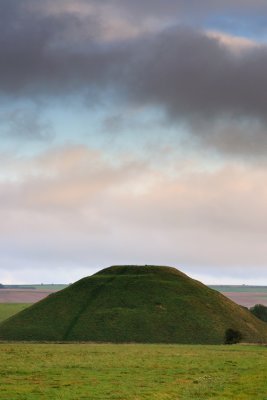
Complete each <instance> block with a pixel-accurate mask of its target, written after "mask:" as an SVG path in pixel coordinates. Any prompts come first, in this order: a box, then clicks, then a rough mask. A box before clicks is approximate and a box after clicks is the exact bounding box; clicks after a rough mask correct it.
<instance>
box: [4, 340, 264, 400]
mask: <svg viewBox="0 0 267 400" xmlns="http://www.w3.org/2000/svg"><path fill="white" fill-rule="evenodd" d="M266 351H267V349H266V348H264V347H258V346H241V345H239V346H236V345H234V346H188V345H186V346H185V345H182V346H181V345H140V344H138V345H114V344H113V345H95V344H63V345H62V344H58V345H56V344H16V343H15V344H0V359H1V360H2V362H1V363H0V387H1V390H0V400H36V399H42V400H50V399H53V400H59V399H64V400H74V399H79V400H82V399H84V400H88V399H89V400H126V399H127V400H178V399H181V400H215V399H216V400H233V399H234V400H265V399H266V398H267V397H266V396H267V380H266V370H267V354H266Z"/></svg>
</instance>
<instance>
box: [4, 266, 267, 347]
mask: <svg viewBox="0 0 267 400" xmlns="http://www.w3.org/2000/svg"><path fill="white" fill-rule="evenodd" d="M228 328H232V329H235V330H238V331H240V332H241V333H242V337H243V340H244V341H247V342H267V325H266V324H265V323H263V322H261V321H260V320H258V319H257V318H256V317H254V316H253V315H251V313H250V312H249V311H248V310H246V309H244V308H243V307H240V306H238V305H237V304H235V303H234V302H232V301H231V300H229V299H228V298H226V297H225V296H223V295H222V294H220V293H218V292H216V291H214V290H212V289H210V288H208V287H207V286H205V285H203V284H202V283H200V282H198V281H195V280H193V279H191V278H189V277H188V276H186V275H185V274H183V273H182V272H180V271H178V270H176V269H175V268H170V267H159V266H114V267H110V268H106V269H104V270H102V271H100V272H98V273H97V274H95V275H93V276H90V277H87V278H83V279H81V280H80V281H78V282H76V283H74V284H73V285H71V286H69V287H68V288H66V289H64V290H62V291H60V292H57V293H53V294H51V295H49V296H48V297H47V298H45V299H44V300H42V301H40V302H38V303H36V304H34V305H33V306H31V307H29V308H27V309H26V310H24V311H22V312H21V313H19V314H17V315H16V316H14V317H11V318H10V319H9V320H7V321H4V322H3V323H2V324H1V325H0V338H1V339H8V340H48V341H62V340H66V341H97V342H143V343H223V341H224V334H225V330H226V329H228Z"/></svg>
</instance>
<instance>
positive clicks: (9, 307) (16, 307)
mask: <svg viewBox="0 0 267 400" xmlns="http://www.w3.org/2000/svg"><path fill="white" fill-rule="evenodd" d="M29 305H30V304H21V303H20V304H16V303H2V304H1V303H0V322H2V321H4V320H5V319H7V318H9V317H11V316H12V315H14V314H16V313H18V312H19V311H22V310H24V309H25V308H26V307H29Z"/></svg>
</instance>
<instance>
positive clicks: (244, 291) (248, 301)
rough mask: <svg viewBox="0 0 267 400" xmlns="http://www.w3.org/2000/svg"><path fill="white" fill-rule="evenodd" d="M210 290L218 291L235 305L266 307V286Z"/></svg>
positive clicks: (224, 286) (225, 286) (222, 286)
mask: <svg viewBox="0 0 267 400" xmlns="http://www.w3.org/2000/svg"><path fill="white" fill-rule="evenodd" d="M210 287H211V288H212V289H215V290H218V291H219V292H221V293H222V294H224V295H225V296H227V297H229V299H231V300H233V301H234V302H235V303H237V304H240V305H242V306H245V307H252V306H254V305H255V304H263V305H265V306H267V286H247V285H241V286H230V285H229V286H227V285H219V286H215V285H213V286H210Z"/></svg>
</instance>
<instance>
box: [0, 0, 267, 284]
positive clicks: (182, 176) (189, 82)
mask: <svg viewBox="0 0 267 400" xmlns="http://www.w3.org/2000/svg"><path fill="white" fill-rule="evenodd" d="M0 51H1V61H0V101H1V103H0V104H1V107H0V165H1V168H0V218H1V224H0V282H2V283H38V282H43V283H59V282H60V283H70V282H74V281H76V280H78V279H80V278H82V277H84V276H88V275H91V274H93V273H95V272H96V271H98V270H100V269H102V268H105V267H108V266H110V265H117V264H156V265H170V266H175V267H176V268H178V269H180V270H182V271H183V272H185V273H186V274H188V275H190V276H191V277H193V278H196V279H199V280H201V281H202V282H204V283H207V284H220V283H224V284H226V283H228V284H259V285H267V246H266V243H267V186H266V182H267V157H266V156H267V79H266V71H267V3H266V1H263V0H253V1H252V0H231V1H230V0H224V1H221V0H220V1H218V0H212V1H211V0H202V1H198V2H196V1H194V0H142V1H141V0H135V1H132V0H87V1H86V0H76V1H75V2H74V1H72V0H42V1H36V0H2V1H1V2H0Z"/></svg>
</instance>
